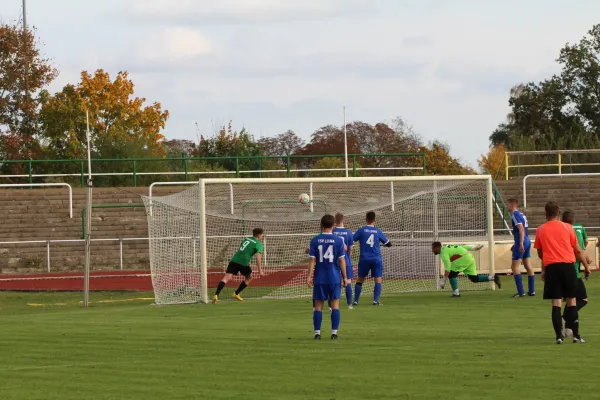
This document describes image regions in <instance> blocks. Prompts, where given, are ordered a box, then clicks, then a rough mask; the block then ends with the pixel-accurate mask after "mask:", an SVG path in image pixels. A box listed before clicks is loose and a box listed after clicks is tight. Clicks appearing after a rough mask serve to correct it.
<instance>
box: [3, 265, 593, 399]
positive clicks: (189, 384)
mask: <svg viewBox="0 0 600 400" xmlns="http://www.w3.org/2000/svg"><path fill="white" fill-rule="evenodd" d="M592 279H593V280H590V282H589V283H588V291H589V294H590V298H591V303H590V305H589V306H588V307H586V308H585V309H584V310H583V311H582V314H581V321H582V322H581V325H582V333H583V334H584V336H585V337H586V339H587V340H588V343H586V344H583V345H574V344H572V343H571V342H570V341H569V342H567V343H566V344H564V345H563V346H557V345H555V344H554V334H553V331H552V326H551V322H550V304H549V302H547V301H543V300H542V299H541V298H540V297H535V298H522V299H512V298H509V297H508V296H509V295H510V294H512V293H513V289H514V286H513V284H512V282H511V281H510V280H509V279H505V280H504V281H505V284H506V289H505V290H501V291H495V292H480V293H477V292H474V293H464V294H463V297H462V298H460V299H451V298H449V297H448V294H447V293H428V294H427V293H425V294H408V295H397V296H385V295H384V297H383V299H382V301H383V302H384V303H385V305H384V306H383V307H378V308H377V307H373V306H370V305H368V300H369V298H368V297H367V298H364V299H363V300H364V304H365V305H363V306H360V307H358V308H356V309H355V310H351V311H350V310H345V309H344V310H343V311H342V326H341V330H340V337H341V339H340V340H339V341H337V342H333V341H331V340H329V339H328V332H329V327H330V325H329V316H328V314H327V313H325V315H324V328H325V331H324V333H325V335H324V338H323V340H321V341H320V342H316V341H314V340H312V312H311V304H310V302H309V301H308V300H306V299H304V300H298V299H296V300H280V301H275V300H271V301H247V302H245V303H233V302H222V303H220V304H219V305H218V306H212V305H195V306H171V307H153V306H150V305H149V304H150V303H151V301H149V300H138V301H125V302H116V303H98V301H99V300H110V299H112V300H123V299H130V298H133V297H144V296H148V294H131V293H129V294H127V293H125V294H123V293H120V294H115V293H103V294H99V293H93V294H92V296H91V301H92V306H91V308H89V309H87V310H84V309H82V308H81V307H80V304H79V301H80V294H76V293H46V294H21V293H0V399H2V400H12V399H28V400H33V399H62V400H66V399H77V400H80V399H86V398H87V399H144V400H149V399H161V400H170V399H186V400H190V399H211V400H217V399H234V398H235V399H262V400H264V399H278V400H281V399H326V400H328V399H376V400H380V399H403V398H407V399H515V398H524V399H526V398H561V397H564V398H566V397H572V398H577V399H592V398H594V399H595V398H598V397H599V394H598V384H597V382H596V379H595V377H594V376H593V375H590V374H593V371H594V370H595V367H596V366H597V364H596V362H597V360H599V359H600V350H599V349H600V346H598V343H600V319H598V317H597V315H598V310H599V309H600V305H598V304H597V303H595V299H597V298H598V294H599V293H600V280H599V279H598V278H597V277H596V276H593V278H592ZM538 285H540V286H539V289H541V283H538ZM538 292H539V291H538ZM28 303H36V304H45V306H41V307H40V306H36V307H33V306H28V305H27V304H28ZM57 304H61V305H57ZM62 304H65V305H62Z"/></svg>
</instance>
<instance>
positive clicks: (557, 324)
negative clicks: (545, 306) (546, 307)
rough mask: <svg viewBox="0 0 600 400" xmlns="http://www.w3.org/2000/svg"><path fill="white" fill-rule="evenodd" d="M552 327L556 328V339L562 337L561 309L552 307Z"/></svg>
mask: <svg viewBox="0 0 600 400" xmlns="http://www.w3.org/2000/svg"><path fill="white" fill-rule="evenodd" d="M552 326H554V333H555V334H556V338H557V339H558V338H561V337H562V317H561V316H560V307H552Z"/></svg>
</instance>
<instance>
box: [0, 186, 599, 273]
mask: <svg viewBox="0 0 600 400" xmlns="http://www.w3.org/2000/svg"><path fill="white" fill-rule="evenodd" d="M496 183H497V185H498V188H499V190H500V192H501V193H502V197H503V198H504V199H505V200H506V199H508V198H510V197H517V198H518V199H519V200H520V201H522V199H523V194H522V180H510V181H498V182H496ZM527 184H528V188H527V197H528V204H527V205H528V207H527V208H526V209H525V212H526V215H527V217H528V219H529V222H530V226H532V227H536V226H538V225H540V224H541V223H543V222H544V220H545V219H544V204H545V202H546V201H547V200H549V199H553V200H556V201H558V202H559V204H560V205H561V207H562V208H563V209H566V208H571V209H572V210H573V211H575V213H576V214H577V219H578V221H579V222H581V223H582V224H584V225H585V226H600V207H598V206H597V204H598V200H597V197H598V194H600V180H598V181H597V182H595V181H594V179H586V178H581V179H569V180H567V179H564V180H561V179H550V178H548V179H535V180H534V179H531V180H529V181H528V182H527ZM187 188H189V186H183V187H173V186H170V187H157V188H155V190H154V192H155V194H157V195H164V194H170V193H177V192H180V191H182V190H184V189H187ZM147 193H148V188H124V189H117V188H95V189H94V195H93V199H94V205H100V204H139V203H142V199H141V198H140V195H146V194H147ZM85 199H86V193H85V189H81V188H74V189H73V218H72V219H71V218H69V210H68V206H69V200H68V196H67V190H66V189H64V188H51V189H50V188H48V189H40V188H34V189H1V190H0V222H1V223H0V241H1V242H6V241H23V240H39V241H44V242H45V241H46V240H48V239H50V240H78V239H81V235H82V227H81V225H82V221H81V212H82V210H83V207H84V205H85ZM92 225H93V226H92V232H93V238H94V239H102V238H104V239H114V238H123V239H127V238H145V237H147V236H148V233H147V229H148V226H147V222H146V212H145V210H144V208H143V207H136V208H114V209H94V210H93V220H92ZM495 227H496V228H502V227H503V226H502V222H501V220H500V218H499V217H496V219H495ZM590 234H592V235H597V234H600V229H597V230H594V229H590ZM119 248H120V243H119V241H111V242H108V241H107V242H94V243H93V246H92V266H93V269H94V270H99V271H100V270H109V269H118V268H119V266H120V257H119ZM83 250H84V245H83V242H66V243H52V244H51V245H50V257H51V267H52V269H51V270H52V271H53V272H64V271H81V269H82V265H83V261H84V251H83ZM46 251H47V249H46V244H45V243H39V244H0V273H2V274H11V273H28V272H40V271H46V270H47V259H46ZM123 265H124V268H125V269H129V270H139V269H147V268H148V243H147V241H146V240H141V241H129V240H124V241H123Z"/></svg>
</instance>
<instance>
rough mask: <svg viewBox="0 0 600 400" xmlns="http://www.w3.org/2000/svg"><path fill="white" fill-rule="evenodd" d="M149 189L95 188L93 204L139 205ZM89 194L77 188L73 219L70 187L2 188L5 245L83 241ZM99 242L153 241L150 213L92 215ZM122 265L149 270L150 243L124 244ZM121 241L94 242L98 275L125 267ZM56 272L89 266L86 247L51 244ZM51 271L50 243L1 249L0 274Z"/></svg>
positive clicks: (0, 223)
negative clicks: (85, 207) (84, 214)
mask: <svg viewBox="0 0 600 400" xmlns="http://www.w3.org/2000/svg"><path fill="white" fill-rule="evenodd" d="M183 189H184V187H163V188H160V187H159V188H156V189H155V193H156V194H158V195H163V194H169V193H176V192H179V191H181V190H183ZM147 194H148V188H127V189H122V190H121V189H115V188H95V189H94V193H93V200H94V205H106V204H140V203H142V199H141V198H140V196H141V195H147ZM85 202H86V191H85V189H81V188H74V189H73V218H69V198H68V191H67V190H66V189H65V188H43V189H40V188H34V189H1V190H0V242H8V241H36V240H37V241H44V242H45V241H46V240H78V239H81V237H82V220H81V214H82V210H83V208H84V206H85ZM92 232H93V236H92V237H93V238H94V239H115V238H123V239H128V238H130V239H131V238H145V237H147V236H148V225H147V222H146V211H145V209H144V207H135V208H112V209H98V208H95V209H94V210H93V214H92ZM122 246H123V265H124V268H126V269H130V270H131V269H138V270H139V269H147V268H148V243H147V241H146V240H137V241H131V240H124V241H123V244H122ZM119 247H120V243H119V241H118V240H115V241H106V242H94V243H93V246H92V266H93V269H94V270H109V269H111V270H114V269H118V268H119V267H120V263H121V260H120V257H119ZM50 259H51V270H52V271H53V272H64V271H81V269H82V265H83V261H84V244H83V242H61V243H51V244H50ZM46 270H47V247H46V244H45V243H35V244H33V243H26V244H0V273H2V274H11V273H29V272H39V271H46Z"/></svg>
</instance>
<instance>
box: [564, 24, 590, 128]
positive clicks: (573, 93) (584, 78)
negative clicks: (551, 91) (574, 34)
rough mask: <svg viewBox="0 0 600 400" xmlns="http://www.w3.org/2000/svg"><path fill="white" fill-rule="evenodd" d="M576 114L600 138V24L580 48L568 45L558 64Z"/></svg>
mask: <svg viewBox="0 0 600 400" xmlns="http://www.w3.org/2000/svg"><path fill="white" fill-rule="evenodd" d="M557 61H558V62H559V63H560V64H562V65H563V70H562V74H561V77H562V81H563V84H564V89H565V92H566V97H567V99H568V100H569V101H570V102H571V103H573V111H575V112H576V113H577V115H578V116H579V117H580V118H581V119H582V121H583V123H584V124H585V125H586V126H587V127H589V130H590V131H591V132H593V133H594V134H596V135H598V134H600V24H598V25H595V26H594V27H592V29H590V30H589V31H588V34H587V35H586V36H584V37H583V38H582V39H581V41H580V42H579V43H577V44H574V45H570V44H567V45H566V46H565V47H564V48H563V49H562V50H561V51H560V56H559V57H558V60H557Z"/></svg>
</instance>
